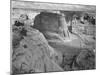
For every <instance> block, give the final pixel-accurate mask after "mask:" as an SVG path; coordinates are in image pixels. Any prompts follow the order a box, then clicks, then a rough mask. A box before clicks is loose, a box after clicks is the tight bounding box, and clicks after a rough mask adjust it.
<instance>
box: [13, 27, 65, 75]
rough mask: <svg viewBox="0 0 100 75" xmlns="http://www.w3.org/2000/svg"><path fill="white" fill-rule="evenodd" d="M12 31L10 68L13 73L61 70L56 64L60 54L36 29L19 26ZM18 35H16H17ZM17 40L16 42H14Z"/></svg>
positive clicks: (60, 56) (60, 59)
mask: <svg viewBox="0 0 100 75" xmlns="http://www.w3.org/2000/svg"><path fill="white" fill-rule="evenodd" d="M16 28H17V29H15V28H14V29H13V30H15V31H16V32H17V33H15V31H14V32H13V44H14V45H13V46H14V47H13V54H12V57H13V58H12V70H13V73H15V74H17V73H18V74H21V73H35V72H51V71H52V72H53V71H63V69H62V68H61V67H60V66H59V65H58V64H61V62H62V55H61V54H60V53H57V52H56V51H55V50H54V49H53V48H52V47H51V46H49V45H48V42H47V40H46V39H45V37H44V36H43V34H42V33H40V32H39V31H38V30H36V29H33V28H31V27H28V26H23V27H22V28H21V29H24V30H25V31H26V33H25V35H22V33H24V32H22V30H21V29H19V27H16ZM17 35H18V36H17ZM16 42H17V44H16Z"/></svg>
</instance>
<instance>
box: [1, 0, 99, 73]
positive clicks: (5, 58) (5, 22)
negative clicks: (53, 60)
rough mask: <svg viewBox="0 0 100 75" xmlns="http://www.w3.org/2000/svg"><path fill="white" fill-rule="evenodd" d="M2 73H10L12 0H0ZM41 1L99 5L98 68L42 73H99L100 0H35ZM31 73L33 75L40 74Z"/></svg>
mask: <svg viewBox="0 0 100 75" xmlns="http://www.w3.org/2000/svg"><path fill="white" fill-rule="evenodd" d="M0 1H1V2H0V10H1V11H0V34H1V35H0V50H1V51H0V59H1V60H0V75H10V73H9V72H10V0H0ZM28 1H32V0H28ZM34 1H41V2H55V3H71V4H85V5H96V7H97V9H96V10H97V11H96V12H97V14H96V15H97V18H96V21H97V24H96V26H97V27H96V29H97V31H96V32H97V36H96V40H97V48H96V50H97V51H96V53H97V69H96V70H87V71H69V72H55V73H40V74H41V75H51V74H52V75H55V74H57V75H66V74H67V75H68V74H70V75H75V74H76V75H98V74H99V69H100V68H99V67H100V54H99V53H100V47H99V41H100V39H99V38H100V36H99V35H100V34H99V33H100V31H99V30H100V29H99V28H100V25H99V22H100V21H99V19H100V18H99V17H100V10H99V9H100V2H99V0H34ZM40 74H39V73H38V74H31V75H40Z"/></svg>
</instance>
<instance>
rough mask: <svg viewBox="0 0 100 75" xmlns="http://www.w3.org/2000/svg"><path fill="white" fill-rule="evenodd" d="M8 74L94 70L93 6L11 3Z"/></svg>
mask: <svg viewBox="0 0 100 75" xmlns="http://www.w3.org/2000/svg"><path fill="white" fill-rule="evenodd" d="M10 12H11V13H10V21H11V23H10V31H11V32H10V37H11V40H10V42H11V50H10V54H11V57H10V58H11V60H10V62H11V63H10V67H11V75H18V74H19V75H20V74H22V75H23V74H36V73H51V72H69V71H80V70H95V69H96V5H82V4H69V3H53V2H38V1H24V0H11V6H10Z"/></svg>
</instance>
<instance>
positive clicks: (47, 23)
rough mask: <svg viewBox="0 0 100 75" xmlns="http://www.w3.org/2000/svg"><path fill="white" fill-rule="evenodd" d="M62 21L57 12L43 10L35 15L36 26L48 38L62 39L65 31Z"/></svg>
mask: <svg viewBox="0 0 100 75" xmlns="http://www.w3.org/2000/svg"><path fill="white" fill-rule="evenodd" d="M62 27H63V26H62V24H61V23H60V17H59V15H58V14H56V13H47V12H41V13H40V14H39V15H37V16H36V17H35V20H34V28H36V29H38V30H39V31H40V32H42V33H43V34H44V36H45V37H46V39H51V38H54V39H61V38H60V37H63V36H64V31H63V28H62Z"/></svg>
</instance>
